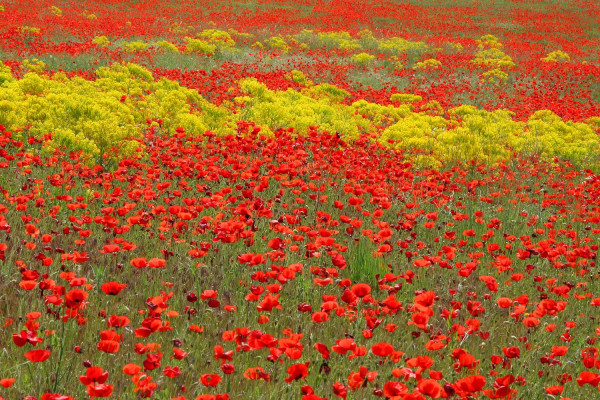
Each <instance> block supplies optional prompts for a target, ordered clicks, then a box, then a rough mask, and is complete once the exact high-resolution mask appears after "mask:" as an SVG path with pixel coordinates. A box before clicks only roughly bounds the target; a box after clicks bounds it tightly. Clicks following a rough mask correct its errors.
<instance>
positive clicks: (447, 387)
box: [444, 382, 456, 396]
mask: <svg viewBox="0 0 600 400" xmlns="http://www.w3.org/2000/svg"><path fill="white" fill-rule="evenodd" d="M444 392H446V394H447V395H448V396H454V395H455V394H456V390H454V388H453V387H452V385H451V384H449V383H448V382H446V383H444Z"/></svg>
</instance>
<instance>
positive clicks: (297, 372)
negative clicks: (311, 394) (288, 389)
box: [285, 363, 308, 383]
mask: <svg viewBox="0 0 600 400" xmlns="http://www.w3.org/2000/svg"><path fill="white" fill-rule="evenodd" d="M287 373H288V377H287V378H285V381H286V382H287V383H290V382H292V381H296V380H298V379H303V378H305V377H307V376H308V363H304V364H292V365H291V366H290V367H289V368H288V369H287Z"/></svg>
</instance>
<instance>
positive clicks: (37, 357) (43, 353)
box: [25, 349, 50, 362]
mask: <svg viewBox="0 0 600 400" xmlns="http://www.w3.org/2000/svg"><path fill="white" fill-rule="evenodd" d="M49 357H50V350H41V349H39V350H30V351H28V352H27V353H25V358H27V359H28V360H29V361H31V362H44V361H46V360H47V359H48V358H49Z"/></svg>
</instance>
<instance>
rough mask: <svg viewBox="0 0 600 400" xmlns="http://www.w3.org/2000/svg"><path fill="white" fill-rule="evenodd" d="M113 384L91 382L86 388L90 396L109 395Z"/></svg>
mask: <svg viewBox="0 0 600 400" xmlns="http://www.w3.org/2000/svg"><path fill="white" fill-rule="evenodd" d="M113 389H114V387H113V385H106V384H98V385H94V384H91V385H89V386H88V388H87V394H89V395H90V396H92V397H109V396H110V395H111V394H112V392H113Z"/></svg>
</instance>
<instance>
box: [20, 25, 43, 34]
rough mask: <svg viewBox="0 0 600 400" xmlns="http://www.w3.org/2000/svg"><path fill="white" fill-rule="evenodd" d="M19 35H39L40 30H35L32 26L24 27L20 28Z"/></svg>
mask: <svg viewBox="0 0 600 400" xmlns="http://www.w3.org/2000/svg"><path fill="white" fill-rule="evenodd" d="M21 33H23V34H32V35H37V34H39V33H40V28H36V27H34V26H27V25H24V26H22V27H21Z"/></svg>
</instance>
